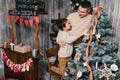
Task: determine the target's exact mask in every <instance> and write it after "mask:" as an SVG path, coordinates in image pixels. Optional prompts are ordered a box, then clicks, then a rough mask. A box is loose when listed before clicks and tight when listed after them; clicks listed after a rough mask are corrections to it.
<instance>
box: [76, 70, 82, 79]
mask: <svg viewBox="0 0 120 80" xmlns="http://www.w3.org/2000/svg"><path fill="white" fill-rule="evenodd" d="M81 76H82V72H81V71H80V70H79V71H78V72H77V77H78V78H80V77H81Z"/></svg>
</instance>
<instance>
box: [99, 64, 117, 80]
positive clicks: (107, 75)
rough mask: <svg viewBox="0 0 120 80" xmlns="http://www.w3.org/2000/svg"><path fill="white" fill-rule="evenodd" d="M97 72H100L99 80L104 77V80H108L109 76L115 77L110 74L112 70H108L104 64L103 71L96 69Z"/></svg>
mask: <svg viewBox="0 0 120 80" xmlns="http://www.w3.org/2000/svg"><path fill="white" fill-rule="evenodd" d="M98 71H101V75H100V78H103V77H106V80H109V77H110V76H116V75H115V74H113V73H112V70H111V69H110V68H108V67H107V65H106V64H104V68H103V69H98Z"/></svg>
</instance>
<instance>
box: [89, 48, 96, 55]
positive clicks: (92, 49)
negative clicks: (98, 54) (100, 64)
mask: <svg viewBox="0 0 120 80" xmlns="http://www.w3.org/2000/svg"><path fill="white" fill-rule="evenodd" d="M94 54H95V49H94V47H92V48H91V49H90V55H91V56H94Z"/></svg>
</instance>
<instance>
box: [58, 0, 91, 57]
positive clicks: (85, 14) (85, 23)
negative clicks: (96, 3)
mask: <svg viewBox="0 0 120 80" xmlns="http://www.w3.org/2000/svg"><path fill="white" fill-rule="evenodd" d="M91 9H92V7H91V3H90V2H89V1H87V0H84V1H82V2H81V3H80V5H79V7H78V10H77V12H73V13H70V14H69V15H68V16H67V19H68V20H69V21H70V23H71V26H72V31H73V32H78V33H80V32H82V31H83V30H85V29H87V30H89V29H90V27H91V26H92V24H91V20H92V15H91V14H90V12H91ZM81 41H82V37H81V38H79V39H78V40H76V41H75V42H74V52H73V56H72V57H74V53H76V52H75V49H76V48H77V47H78V46H79V44H80V42H81ZM60 45H61V43H60ZM61 46H62V45H61Z"/></svg>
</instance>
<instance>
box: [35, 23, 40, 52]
mask: <svg viewBox="0 0 120 80" xmlns="http://www.w3.org/2000/svg"><path fill="white" fill-rule="evenodd" d="M35 27H36V31H35V48H36V49H37V50H39V37H38V23H37V22H36V21H35Z"/></svg>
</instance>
